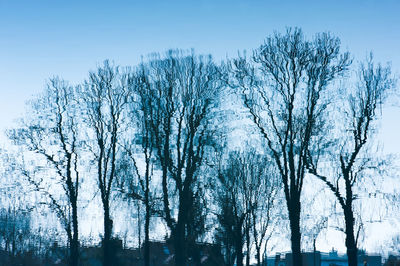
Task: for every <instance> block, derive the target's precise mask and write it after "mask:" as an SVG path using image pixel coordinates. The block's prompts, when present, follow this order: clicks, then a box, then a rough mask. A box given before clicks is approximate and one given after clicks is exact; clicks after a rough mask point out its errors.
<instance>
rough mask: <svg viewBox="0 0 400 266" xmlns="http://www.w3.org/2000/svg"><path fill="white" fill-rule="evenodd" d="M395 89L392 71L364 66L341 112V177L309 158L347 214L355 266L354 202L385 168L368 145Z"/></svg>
mask: <svg viewBox="0 0 400 266" xmlns="http://www.w3.org/2000/svg"><path fill="white" fill-rule="evenodd" d="M393 85H394V81H393V78H392V77H391V70H390V67H383V66H381V65H377V66H376V65H374V63H373V60H372V55H371V56H370V57H369V59H368V61H367V63H366V64H362V65H361V67H360V71H359V82H358V83H357V85H356V87H355V88H354V89H350V90H348V99H347V101H345V102H344V103H343V104H344V108H343V109H341V110H340V111H339V112H340V114H342V115H344V125H345V128H343V129H342V132H341V135H340V136H339V137H338V138H339V140H338V141H337V144H336V145H335V146H334V149H333V152H334V154H333V157H334V159H333V160H334V162H336V164H334V165H335V167H336V169H337V171H335V172H336V173H337V174H335V175H334V176H328V175H325V174H324V171H323V170H321V166H319V165H318V161H317V158H316V157H315V156H314V157H313V156H309V158H308V163H309V166H308V168H309V171H310V172H311V173H312V174H314V175H315V176H316V177H318V178H319V179H320V180H322V181H323V182H324V183H325V184H326V185H327V187H328V188H329V189H330V190H331V191H332V192H333V194H334V195H335V197H336V199H337V201H338V202H339V204H340V206H341V208H342V210H343V215H344V221H345V234H346V248H347V256H348V259H349V265H351V266H355V265H357V239H358V235H359V232H360V231H359V230H357V232H356V230H355V216H354V200H356V199H357V195H356V194H355V191H354V189H355V187H356V186H357V185H358V184H360V183H362V182H363V180H365V175H366V174H367V173H368V171H370V170H374V169H375V170H380V168H381V166H382V165H381V164H380V162H379V161H377V160H376V157H375V156H374V155H372V154H370V153H369V151H368V144H369V143H371V142H373V139H371V137H373V134H374V133H375V132H374V131H375V130H374V122H375V120H377V118H378V117H379V108H380V106H381V105H382V104H383V101H384V100H385V98H386V95H387V92H388V91H389V90H390V89H391V88H392V87H393ZM331 138H334V136H331ZM368 140H369V141H368ZM313 158H314V160H313ZM322 165H324V164H322Z"/></svg>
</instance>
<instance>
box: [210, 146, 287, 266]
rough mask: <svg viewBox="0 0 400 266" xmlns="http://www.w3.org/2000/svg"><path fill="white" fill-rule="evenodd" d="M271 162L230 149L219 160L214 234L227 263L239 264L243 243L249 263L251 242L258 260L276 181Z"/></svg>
mask: <svg viewBox="0 0 400 266" xmlns="http://www.w3.org/2000/svg"><path fill="white" fill-rule="evenodd" d="M276 177H277V175H276V173H275V172H274V170H273V164H272V162H271V161H270V160H268V158H267V157H266V156H265V155H261V154H257V153H256V152H255V151H254V150H247V151H245V152H241V153H240V152H232V153H231V154H230V155H229V158H228V159H227V162H226V163H225V162H222V166H221V169H220V172H219V174H218V180H219V186H217V189H216V193H215V195H216V202H217V205H218V206H219V208H220V212H219V214H218V215H217V218H218V221H219V223H220V228H219V229H217V234H216V238H217V240H218V241H219V242H221V244H222V246H223V250H224V251H225V259H226V263H227V264H228V265H233V257H234V256H235V257H236V264H237V265H243V258H244V255H243V247H244V244H246V249H247V256H246V264H249V263H250V256H251V252H250V251H251V246H252V245H253V243H254V244H255V246H256V259H257V263H259V264H260V263H261V246H262V245H266V241H265V240H266V239H265V237H266V234H267V229H269V228H268V227H269V226H270V225H271V223H272V220H273V217H272V213H273V210H274V204H275V203H276V202H277V200H278V191H279V185H278V183H277V182H276V181H277V179H276Z"/></svg>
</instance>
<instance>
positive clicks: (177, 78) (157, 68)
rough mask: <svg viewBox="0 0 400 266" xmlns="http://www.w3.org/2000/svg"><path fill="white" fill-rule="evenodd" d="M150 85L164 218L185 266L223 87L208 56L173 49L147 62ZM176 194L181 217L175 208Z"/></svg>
mask: <svg viewBox="0 0 400 266" xmlns="http://www.w3.org/2000/svg"><path fill="white" fill-rule="evenodd" d="M149 68H150V80H151V84H152V90H151V91H152V103H151V104H152V105H153V107H152V113H151V114H150V117H151V119H150V121H151V126H152V134H153V136H152V137H153V138H154V143H155V146H154V147H155V149H156V155H157V160H158V162H159V164H160V166H161V171H162V190H163V206H164V211H163V213H164V218H165V221H166V223H167V225H168V227H169V229H170V230H171V233H172V238H173V241H174V246H175V263H176V265H186V260H187V250H188V245H189V243H188V239H193V238H190V237H189V236H188V235H187V234H188V233H190V232H191V230H187V229H188V226H190V225H191V223H192V221H190V220H189V219H190V217H191V216H190V215H189V213H190V212H189V211H190V210H191V209H192V207H193V204H194V202H195V201H194V188H195V186H196V183H197V182H198V170H199V169H200V167H201V166H202V163H203V159H204V154H205V152H206V147H207V143H208V140H209V136H210V134H209V133H210V130H209V128H210V119H209V118H210V117H212V113H211V110H212V107H213V104H214V102H215V100H216V99H218V93H219V88H220V82H219V77H220V73H219V69H218V67H217V66H216V65H215V64H214V63H213V61H212V59H211V57H210V56H208V57H203V56H196V55H194V54H193V53H192V54H188V55H186V54H184V53H183V52H180V51H169V52H168V55H167V57H166V58H164V59H160V58H159V57H158V56H155V58H153V60H151V61H150V62H149ZM174 193H176V197H177V205H178V206H177V210H176V211H177V217H174V214H173V212H172V210H171V206H170V204H171V203H170V202H171V197H173V196H174V195H173V194H174Z"/></svg>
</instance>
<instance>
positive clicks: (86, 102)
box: [80, 61, 129, 266]
mask: <svg viewBox="0 0 400 266" xmlns="http://www.w3.org/2000/svg"><path fill="white" fill-rule="evenodd" d="M128 85H129V83H128V74H127V73H122V71H121V70H120V69H119V68H118V67H113V66H111V65H110V64H109V62H108V61H105V62H104V66H103V67H99V68H98V69H97V71H96V72H90V74H89V79H88V80H87V81H85V83H84V84H83V86H82V87H81V91H80V98H81V103H82V104H81V107H82V109H81V110H82V113H83V115H84V122H85V125H86V127H85V128H86V129H87V134H88V141H87V145H86V147H87V149H88V150H89V151H90V152H91V153H92V156H93V163H94V164H95V166H96V175H97V177H96V179H97V185H98V188H99V190H100V197H101V202H102V205H103V211H104V235H103V249H104V254H103V256H104V257H103V260H104V265H107V266H109V265H113V263H114V261H113V259H115V258H114V255H115V254H114V253H115V251H113V250H112V244H111V237H112V227H113V221H112V219H111V214H110V208H111V206H110V205H111V199H112V197H111V195H112V192H113V186H112V185H113V182H114V179H115V176H116V166H117V161H118V156H119V155H120V149H121V147H120V146H119V145H118V141H119V137H120V131H121V129H122V122H121V121H122V118H123V112H124V110H125V109H124V108H125V105H126V103H127V98H128V94H129V90H128Z"/></svg>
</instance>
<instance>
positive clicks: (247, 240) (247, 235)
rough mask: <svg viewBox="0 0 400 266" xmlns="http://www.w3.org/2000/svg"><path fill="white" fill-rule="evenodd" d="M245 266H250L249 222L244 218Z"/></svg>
mask: <svg viewBox="0 0 400 266" xmlns="http://www.w3.org/2000/svg"><path fill="white" fill-rule="evenodd" d="M246 249H247V254H246V266H250V222H249V221H248V218H246Z"/></svg>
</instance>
